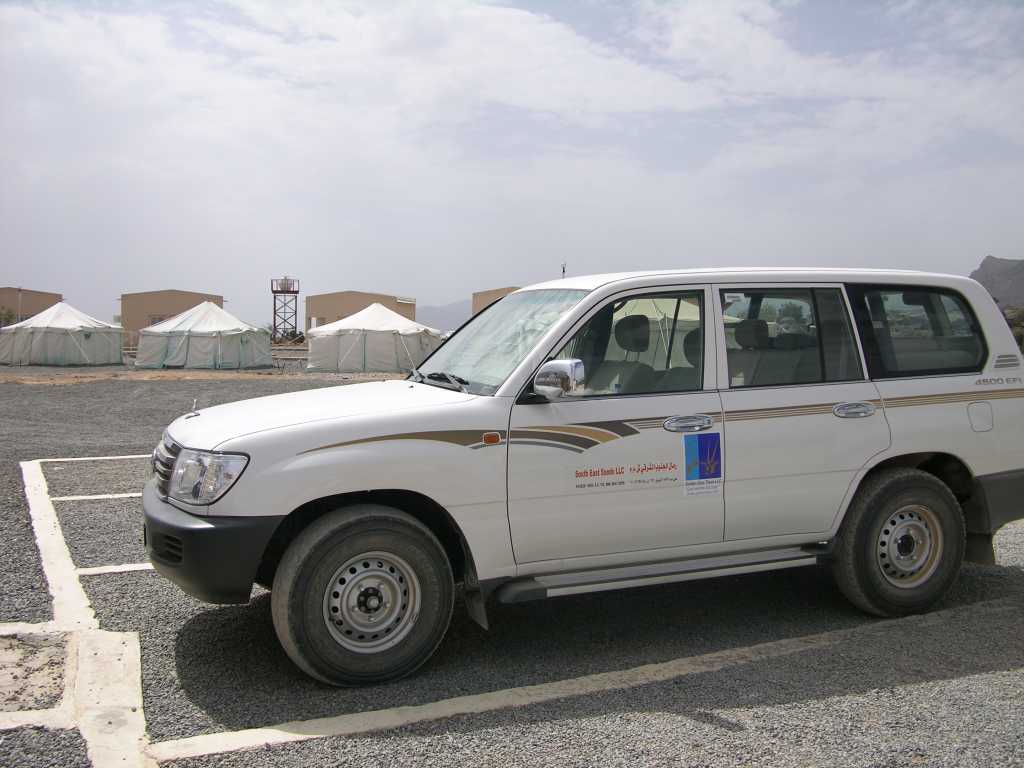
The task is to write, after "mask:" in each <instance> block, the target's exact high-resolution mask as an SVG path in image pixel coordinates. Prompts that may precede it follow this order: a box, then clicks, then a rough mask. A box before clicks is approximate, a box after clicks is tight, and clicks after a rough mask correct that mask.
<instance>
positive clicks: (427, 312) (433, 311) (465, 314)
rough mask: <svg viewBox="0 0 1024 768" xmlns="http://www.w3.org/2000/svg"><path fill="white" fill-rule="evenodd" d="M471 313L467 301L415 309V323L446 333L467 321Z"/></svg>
mask: <svg viewBox="0 0 1024 768" xmlns="http://www.w3.org/2000/svg"><path fill="white" fill-rule="evenodd" d="M471 311H472V307H471V305H470V302H469V299H465V300H464V301H456V302H453V303H451V304H441V305H440V306H436V307H416V322H417V323H423V324H424V325H429V326H430V327H431V328H437V329H438V330H439V331H441V332H442V333H447V332H448V331H454V330H455V329H456V328H458V327H459V326H460V325H462V324H463V323H464V322H466V321H467V320H469V316H470V313H471Z"/></svg>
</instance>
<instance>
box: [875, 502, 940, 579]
mask: <svg viewBox="0 0 1024 768" xmlns="http://www.w3.org/2000/svg"><path fill="white" fill-rule="evenodd" d="M942 547H943V541H942V529H941V527H940V526H939V518H938V516H937V515H936V514H935V512H934V511H932V510H931V509H930V508H929V507H926V506H924V505H922V504H908V505H907V506H904V507H900V508H899V509H898V510H896V511H895V512H893V513H892V514H890V515H889V517H888V518H887V519H886V520H885V521H883V523H882V526H881V528H879V530H878V536H877V537H876V542H875V561H876V562H877V563H878V568H879V570H880V571H881V573H882V576H883V578H885V580H886V581H887V582H888V583H890V584H892V585H893V586H894V587H900V588H901V589H911V588H913V587H916V586H918V585H920V584H922V583H923V582H925V581H927V580H928V579H929V578H930V577H931V575H932V574H933V573H935V569H936V568H938V566H939V561H940V560H941V556H942Z"/></svg>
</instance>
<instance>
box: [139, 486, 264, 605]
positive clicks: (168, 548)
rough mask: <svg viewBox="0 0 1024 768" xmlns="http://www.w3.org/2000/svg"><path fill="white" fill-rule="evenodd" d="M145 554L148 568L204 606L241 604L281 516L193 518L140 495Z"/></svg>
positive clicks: (153, 494)
mask: <svg viewBox="0 0 1024 768" xmlns="http://www.w3.org/2000/svg"><path fill="white" fill-rule="evenodd" d="M142 507H143V510H144V513H145V531H144V534H143V535H144V538H145V542H146V554H147V555H148V556H149V559H150V562H152V563H153V568H154V569H156V571H157V572H158V573H160V574H161V575H162V576H164V577H165V578H168V579H170V580H171V581H173V582H174V583H175V584H177V585H178V586H179V587H181V588H182V589H183V590H185V592H187V593H188V594H190V595H192V596H193V597H196V598H198V599H200V600H202V601H204V602H207V603H247V602H249V595H250V594H251V592H252V584H253V579H254V578H255V577H256V569H257V568H258V567H259V564H260V559H261V558H262V557H263V552H264V551H265V550H266V547H267V542H269V541H270V537H271V536H273V534H274V531H275V530H276V529H277V526H278V524H279V523H280V522H281V520H282V519H283V518H282V517H199V516H197V515H190V514H189V513H188V512H183V511H182V510H180V509H178V508H177V507H174V506H172V505H170V504H168V503H167V502H166V501H164V500H163V499H161V498H160V496H159V494H158V493H157V491H156V487H155V483H154V482H152V481H151V482H149V483H147V484H146V489H145V491H143V494H142Z"/></svg>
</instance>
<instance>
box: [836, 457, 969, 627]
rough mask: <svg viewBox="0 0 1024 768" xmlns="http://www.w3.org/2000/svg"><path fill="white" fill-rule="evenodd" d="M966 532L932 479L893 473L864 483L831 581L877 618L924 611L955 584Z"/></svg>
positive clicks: (953, 503)
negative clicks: (833, 580) (834, 581)
mask: <svg viewBox="0 0 1024 768" xmlns="http://www.w3.org/2000/svg"><path fill="white" fill-rule="evenodd" d="M965 541H966V533H965V529H964V516H963V512H962V511H961V509H960V504H959V502H957V500H956V497H955V496H954V495H953V493H952V492H951V491H950V490H949V488H948V487H947V486H946V485H945V483H943V482H942V481H941V480H939V479H938V478H937V477H935V476H934V475H930V474H928V473H927V472H923V471H921V470H917V469H893V470H887V471H884V472H880V473H879V474H878V475H876V476H874V477H872V478H869V479H868V480H867V482H866V483H865V484H864V485H863V486H862V487H861V489H860V490H859V491H858V492H857V496H856V498H855V499H854V501H853V503H852V504H851V505H850V509H849V510H848V511H847V515H846V519H845V520H844V521H843V526H842V528H841V529H840V531H839V537H838V541H837V546H836V551H835V560H834V562H833V564H832V570H833V574H834V575H835V579H836V583H837V584H838V585H839V589H840V590H841V591H842V592H843V594H844V595H845V596H846V597H847V598H848V599H849V600H850V602H852V603H853V604H854V605H856V606H857V607H858V608H860V609H861V610H864V611H867V612H868V613H873V614H876V615H878V616H904V615H907V614H911V613H921V612H924V611H927V610H928V609H929V608H931V607H932V606H933V605H934V604H935V603H937V602H938V601H939V600H941V599H942V598H943V597H944V596H945V594H946V593H947V592H948V591H949V589H950V587H952V586H953V583H954V582H955V581H956V578H957V575H958V574H959V572H960V565H961V564H962V563H963V558H964V543H965Z"/></svg>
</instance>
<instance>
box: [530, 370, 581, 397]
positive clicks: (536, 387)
mask: <svg viewBox="0 0 1024 768" xmlns="http://www.w3.org/2000/svg"><path fill="white" fill-rule="evenodd" d="M583 374H584V371H583V361H582V360H548V361H547V362H546V363H544V365H542V366H541V367H540V370H539V371H537V374H536V375H535V376H534V377H533V391H534V392H536V393H537V394H538V395H540V396H541V397H543V398H544V399H545V400H548V401H553V400H558V399H560V398H563V397H580V396H581V395H582V394H583Z"/></svg>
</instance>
